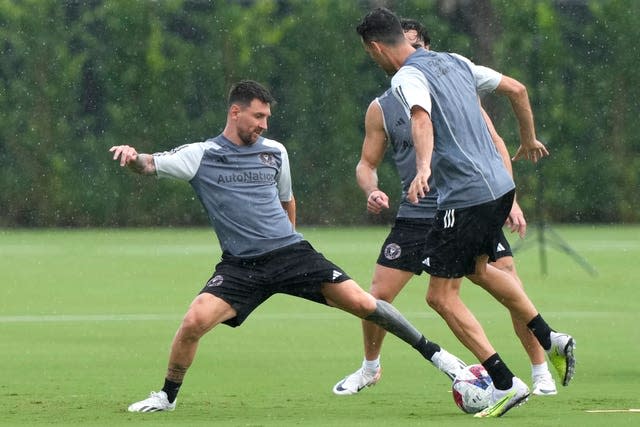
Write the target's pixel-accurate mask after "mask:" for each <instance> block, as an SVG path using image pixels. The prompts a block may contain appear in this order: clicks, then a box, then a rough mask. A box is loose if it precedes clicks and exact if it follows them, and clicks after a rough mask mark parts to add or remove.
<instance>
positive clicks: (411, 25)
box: [400, 18, 431, 45]
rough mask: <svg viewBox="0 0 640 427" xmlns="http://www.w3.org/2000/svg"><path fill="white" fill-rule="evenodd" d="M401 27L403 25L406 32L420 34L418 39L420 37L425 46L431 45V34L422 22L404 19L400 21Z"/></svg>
mask: <svg viewBox="0 0 640 427" xmlns="http://www.w3.org/2000/svg"><path fill="white" fill-rule="evenodd" d="M400 25H402V29H403V30H404V31H410V30H415V31H416V32H417V33H418V37H420V39H421V40H422V41H423V42H424V44H425V45H429V44H431V38H430V37H429V32H428V31H427V29H426V28H425V26H424V25H422V24H421V23H420V21H417V20H415V19H407V18H402V19H401V20H400Z"/></svg>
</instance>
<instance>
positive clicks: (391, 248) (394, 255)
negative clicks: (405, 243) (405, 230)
mask: <svg viewBox="0 0 640 427" xmlns="http://www.w3.org/2000/svg"><path fill="white" fill-rule="evenodd" d="M401 253H402V249H401V248H400V245H398V244H397V243H389V244H388V245H387V246H385V248H384V257H385V258H386V259H398V258H400V254H401Z"/></svg>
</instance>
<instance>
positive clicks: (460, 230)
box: [423, 190, 515, 278]
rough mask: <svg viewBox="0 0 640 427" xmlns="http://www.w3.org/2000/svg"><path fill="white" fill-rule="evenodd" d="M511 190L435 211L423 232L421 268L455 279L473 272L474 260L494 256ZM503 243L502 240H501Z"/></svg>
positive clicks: (511, 202) (511, 196)
mask: <svg viewBox="0 0 640 427" xmlns="http://www.w3.org/2000/svg"><path fill="white" fill-rule="evenodd" d="M514 194H515V191H514V190H512V191H510V192H508V193H507V194H505V195H504V196H502V197H500V198H498V199H497V200H494V201H491V202H488V203H484V204H482V205H477V206H471V207H469V208H464V209H449V210H438V212H437V213H436V217H435V219H434V223H433V227H432V228H431V230H430V231H429V233H428V234H427V239H426V244H425V259H424V261H423V267H424V270H425V271H426V272H427V273H429V274H431V275H433V276H436V277H446V278H457V277H463V276H466V275H469V274H473V273H474V272H475V260H476V258H477V257H478V256H480V255H488V256H489V259H490V261H495V260H496V259H497V258H498V255H497V251H498V249H499V246H498V243H499V242H500V239H501V238H502V239H504V240H505V241H506V239H505V238H504V233H502V226H503V225H504V223H505V220H506V219H507V217H508V215H509V212H510V211H511V207H512V205H513V196H514ZM502 245H504V243H502Z"/></svg>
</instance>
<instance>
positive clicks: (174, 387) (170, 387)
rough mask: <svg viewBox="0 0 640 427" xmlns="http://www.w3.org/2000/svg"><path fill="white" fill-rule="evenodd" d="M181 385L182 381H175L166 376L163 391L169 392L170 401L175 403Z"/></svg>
mask: <svg viewBox="0 0 640 427" xmlns="http://www.w3.org/2000/svg"><path fill="white" fill-rule="evenodd" d="M181 385H182V383H174V382H173V381H171V380H168V379H166V378H165V380H164V387H162V391H164V392H165V393H167V399H169V403H173V402H174V401H175V400H176V396H178V391H180V386H181Z"/></svg>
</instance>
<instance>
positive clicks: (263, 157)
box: [258, 153, 276, 167]
mask: <svg viewBox="0 0 640 427" xmlns="http://www.w3.org/2000/svg"><path fill="white" fill-rule="evenodd" d="M258 157H260V161H261V162H262V163H263V164H265V165H267V166H272V167H276V158H275V156H274V155H273V154H271V153H260V154H258Z"/></svg>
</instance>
